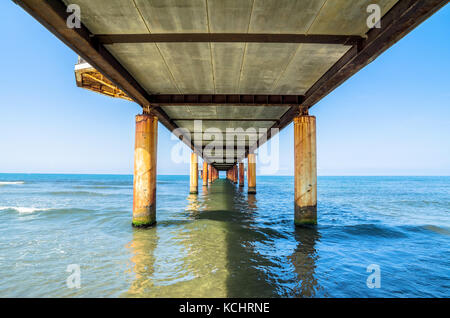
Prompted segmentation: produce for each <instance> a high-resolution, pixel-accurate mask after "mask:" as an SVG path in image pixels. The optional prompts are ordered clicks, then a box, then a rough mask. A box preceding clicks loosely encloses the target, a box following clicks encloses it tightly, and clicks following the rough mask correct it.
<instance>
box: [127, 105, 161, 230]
mask: <svg viewBox="0 0 450 318" xmlns="http://www.w3.org/2000/svg"><path fill="white" fill-rule="evenodd" d="M157 141H158V119H157V117H155V116H153V115H149V114H142V115H137V116H136V137H135V150H134V180H133V221H132V224H133V226H136V227H146V226H150V225H153V224H155V223H156V158H157V156H156V150H157Z"/></svg>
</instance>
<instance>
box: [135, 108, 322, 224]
mask: <svg viewBox="0 0 450 318" xmlns="http://www.w3.org/2000/svg"><path fill="white" fill-rule="evenodd" d="M157 140H158V119H157V117H155V116H153V115H150V114H142V115H138V116H136V140H135V154H134V188H133V222H132V224H133V226H136V227H145V226H151V225H153V224H155V223H156V157H157V156H156V151H157ZM294 147H295V151H294V154H295V155H294V161H295V162H294V166H295V169H294V183H295V186H294V222H295V224H296V225H299V226H300V225H307V224H317V167H316V165H317V164H316V160H317V159H316V118H315V117H314V116H308V115H302V116H298V117H296V118H295V119H294ZM190 175H191V177H190V193H191V194H197V193H198V179H199V178H198V156H197V154H196V153H192V155H191V173H190ZM244 175H245V174H244V164H243V163H242V162H240V163H239V166H238V165H234V166H233V168H232V169H230V170H228V171H227V179H228V180H230V181H232V182H233V183H237V182H238V180H239V186H240V187H243V186H244ZM218 178H219V171H218V170H217V169H216V168H214V167H213V166H211V165H209V164H208V163H207V162H203V169H202V182H203V185H204V186H207V185H209V184H211V183H213V182H214V181H215V180H217V179H218ZM247 183H248V193H249V194H256V157H255V154H254V153H250V154H248V168H247Z"/></svg>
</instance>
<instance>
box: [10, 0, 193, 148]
mask: <svg viewBox="0 0 450 318" xmlns="http://www.w3.org/2000/svg"><path fill="white" fill-rule="evenodd" d="M14 2H15V3H16V4H18V5H19V6H21V7H22V8H23V9H24V10H25V11H26V12H28V13H29V14H30V15H31V16H32V17H33V18H35V19H36V20H37V21H39V22H40V23H41V24H42V25H43V26H44V27H46V28H47V29H48V30H49V31H50V32H52V33H53V34H54V35H55V36H56V37H57V38H59V39H60V40H61V41H62V42H64V43H65V44H66V45H67V46H68V47H70V48H71V49H72V50H73V51H75V52H76V53H77V54H78V55H79V56H81V57H82V58H83V59H84V60H85V61H86V62H87V63H89V64H90V65H91V66H92V67H94V68H95V69H96V70H97V71H99V72H100V73H102V74H103V75H104V76H105V77H106V78H107V79H108V80H110V81H111V82H112V83H114V85H116V86H117V87H118V88H119V89H121V90H122V91H124V92H125V93H126V94H127V95H128V96H129V97H130V98H131V99H133V100H134V101H135V102H136V103H138V104H139V105H141V106H142V107H143V108H144V109H145V108H148V107H151V112H152V113H153V114H154V115H155V116H157V117H158V120H159V122H161V123H162V124H163V125H164V126H165V127H166V128H167V129H169V130H170V131H173V130H174V129H176V128H178V126H177V125H176V124H175V123H174V122H173V121H172V120H171V119H170V118H169V117H168V116H167V114H166V113H165V112H164V111H163V110H162V109H160V108H154V107H153V105H151V102H150V99H151V96H150V94H148V93H147V92H146V90H145V89H144V88H142V87H141V86H140V85H139V83H138V82H137V81H136V80H135V79H134V78H133V76H132V75H131V74H130V73H129V72H128V71H127V70H126V69H125V68H124V67H123V66H122V65H121V64H120V63H119V62H118V61H117V60H116V58H114V56H113V55H112V54H111V53H109V51H108V50H107V49H106V48H105V47H104V46H103V45H102V44H101V43H100V42H99V41H98V39H96V38H94V36H93V34H92V33H91V32H90V31H89V30H88V29H87V28H86V27H85V26H84V25H83V24H82V23H81V26H80V28H68V27H67V24H66V21H67V18H68V16H69V15H70V14H71V13H67V12H66V9H67V8H66V5H65V4H64V3H63V2H62V1H59V0H51V1H49V0H45V1H44V0H14ZM183 141H184V142H185V143H186V144H187V145H188V146H189V147H190V148H191V149H192V150H195V147H194V145H193V144H192V143H188V139H183Z"/></svg>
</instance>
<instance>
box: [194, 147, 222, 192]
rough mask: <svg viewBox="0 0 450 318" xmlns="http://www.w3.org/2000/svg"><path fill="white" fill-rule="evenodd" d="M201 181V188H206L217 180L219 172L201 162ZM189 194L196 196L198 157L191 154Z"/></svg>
mask: <svg viewBox="0 0 450 318" xmlns="http://www.w3.org/2000/svg"><path fill="white" fill-rule="evenodd" d="M201 179H202V182H203V186H208V185H209V184H211V183H213V182H214V181H216V180H217V179H219V171H218V170H217V169H216V168H214V167H213V166H211V165H209V164H208V163H207V162H206V161H203V169H202V175H201ZM189 193H190V194H198V155H197V154H196V153H195V152H193V153H192V154H191V173H190V189H189Z"/></svg>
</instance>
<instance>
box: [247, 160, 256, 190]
mask: <svg viewBox="0 0 450 318" xmlns="http://www.w3.org/2000/svg"><path fill="white" fill-rule="evenodd" d="M247 158H248V170H247V179H248V180H247V184H248V193H249V194H255V193H256V156H255V154H254V153H249V154H248V157H247Z"/></svg>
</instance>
